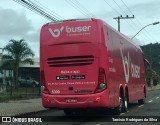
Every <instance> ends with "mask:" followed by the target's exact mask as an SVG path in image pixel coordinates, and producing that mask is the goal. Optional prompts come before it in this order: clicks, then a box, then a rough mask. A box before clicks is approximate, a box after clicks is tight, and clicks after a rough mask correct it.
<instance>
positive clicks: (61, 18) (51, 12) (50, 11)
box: [34, 0, 64, 20]
mask: <svg viewBox="0 0 160 125" xmlns="http://www.w3.org/2000/svg"><path fill="white" fill-rule="evenodd" d="M34 1H35V3H37V4H39V5H40V6H42V7H43V9H44V10H45V11H47V12H48V13H50V14H52V15H55V16H56V17H57V18H59V20H64V18H63V17H62V16H60V15H58V14H57V13H55V12H53V11H52V10H51V9H49V8H47V7H46V6H44V5H42V4H41V3H40V2H38V1H37V0H34ZM42 7H41V8H42Z"/></svg>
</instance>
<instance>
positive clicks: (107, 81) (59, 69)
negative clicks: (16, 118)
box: [40, 19, 148, 115]
mask: <svg viewBox="0 0 160 125" xmlns="http://www.w3.org/2000/svg"><path fill="white" fill-rule="evenodd" d="M40 70H41V86H42V88H43V90H42V103H43V106H44V107H46V108H52V107H54V108H59V109H63V110H64V113H65V114H66V115H71V114H73V112H75V111H80V110H78V109H87V108H97V107H98V108H112V109H114V111H115V112H116V113H118V114H120V113H121V112H125V111H127V106H128V103H130V102H133V101H138V103H139V104H143V103H144V101H145V98H146V96H147V93H148V91H147V90H148V89H147V84H146V74H145V67H144V59H143V56H142V50H141V48H140V47H139V46H138V45H136V44H135V43H134V42H132V41H131V40H130V39H128V38H127V37H125V36H124V35H123V34H121V33H119V32H117V31H116V30H115V29H113V28H112V27H111V26H109V25H108V24H106V23H105V22H103V21H102V20H100V19H90V20H65V21H60V22H53V23H48V24H45V25H44V26H43V27H42V29H41V34H40Z"/></svg>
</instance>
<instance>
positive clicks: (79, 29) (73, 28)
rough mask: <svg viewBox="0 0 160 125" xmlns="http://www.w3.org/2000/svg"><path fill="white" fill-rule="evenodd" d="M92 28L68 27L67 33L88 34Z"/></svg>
mask: <svg viewBox="0 0 160 125" xmlns="http://www.w3.org/2000/svg"><path fill="white" fill-rule="evenodd" d="M90 28H91V26H82V27H81V26H79V27H69V26H66V32H67V33H71V32H72V33H75V32H88V31H89V30H90Z"/></svg>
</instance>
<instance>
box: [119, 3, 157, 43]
mask: <svg viewBox="0 0 160 125" xmlns="http://www.w3.org/2000/svg"><path fill="white" fill-rule="evenodd" d="M121 2H122V3H123V4H124V5H125V7H126V8H127V9H128V11H129V12H130V13H131V14H133V13H132V11H131V10H130V9H129V7H128V6H127V5H126V3H125V2H124V1H123V0H121ZM136 21H137V22H138V23H139V24H140V25H141V27H143V26H142V24H141V23H140V21H139V20H138V19H136ZM134 24H135V23H134ZM135 25H136V24H135ZM136 27H137V28H138V30H139V27H138V26H137V25H136ZM144 31H146V33H147V34H148V36H147V35H146V34H143V35H145V36H146V37H148V38H149V37H150V38H152V39H154V37H153V36H151V35H150V33H149V32H148V31H147V30H146V29H144ZM142 33H143V32H142ZM150 38H149V39H150ZM152 39H150V40H151V41H152ZM154 40H155V39H154ZM155 41H156V40H155Z"/></svg>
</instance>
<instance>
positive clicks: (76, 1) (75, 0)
mask: <svg viewBox="0 0 160 125" xmlns="http://www.w3.org/2000/svg"><path fill="white" fill-rule="evenodd" d="M74 2H75V3H77V5H79V6H80V7H81V8H82V9H84V10H85V11H86V12H87V13H88V14H90V15H91V16H92V17H96V16H95V15H94V14H93V13H92V12H90V11H89V10H88V9H87V8H86V7H84V6H83V5H82V4H81V3H80V2H78V0H74Z"/></svg>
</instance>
